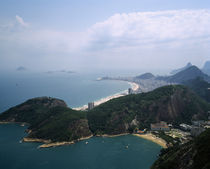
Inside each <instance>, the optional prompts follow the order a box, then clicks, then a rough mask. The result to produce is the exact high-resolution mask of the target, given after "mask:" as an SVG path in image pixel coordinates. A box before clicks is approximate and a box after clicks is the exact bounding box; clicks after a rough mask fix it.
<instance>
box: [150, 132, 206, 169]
mask: <svg viewBox="0 0 210 169" xmlns="http://www.w3.org/2000/svg"><path fill="white" fill-rule="evenodd" d="M209 143H210V129H208V130H206V131H205V132H203V133H201V135H199V136H198V137H197V138H195V139H194V140H193V141H191V142H188V143H186V144H183V145H181V146H175V147H171V148H168V149H166V150H164V151H162V153H161V155H160V157H159V159H158V160H157V161H156V162H155V163H154V164H153V166H152V167H151V169H169V168H170V169H208V168H210V161H209V157H210V144H209Z"/></svg>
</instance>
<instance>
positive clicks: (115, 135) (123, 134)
mask: <svg viewBox="0 0 210 169" xmlns="http://www.w3.org/2000/svg"><path fill="white" fill-rule="evenodd" d="M128 134H129V133H122V134H113V135H109V134H102V135H96V137H119V136H126V135H128Z"/></svg>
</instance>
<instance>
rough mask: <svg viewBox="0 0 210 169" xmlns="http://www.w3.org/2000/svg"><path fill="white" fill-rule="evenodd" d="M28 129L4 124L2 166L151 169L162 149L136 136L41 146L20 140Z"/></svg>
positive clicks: (0, 151) (1, 131)
mask: <svg viewBox="0 0 210 169" xmlns="http://www.w3.org/2000/svg"><path fill="white" fill-rule="evenodd" d="M25 129H26V127H21V126H18V125H16V124H4V125H0V168H1V169H29V168H30V169H149V168H150V166H151V165H152V163H153V162H154V161H155V159H156V158H157V154H158V153H159V152H160V149H161V147H160V146H159V145H157V144H155V143H153V142H150V141H148V140H145V139H142V138H139V137H136V136H132V135H126V136H119V137H113V138H102V137H92V138H91V139H89V140H87V141H88V144H86V143H85V142H86V140H85V141H80V142H78V143H76V144H73V145H68V146H61V147H54V148H44V149H37V146H39V145H40V144H39V143H19V141H20V140H21V139H22V137H24V136H25V135H26V133H24V130H25ZM126 146H128V148H126Z"/></svg>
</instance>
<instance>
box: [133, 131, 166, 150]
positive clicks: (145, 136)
mask: <svg viewBox="0 0 210 169" xmlns="http://www.w3.org/2000/svg"><path fill="white" fill-rule="evenodd" d="M132 135H134V136H137V137H140V138H143V139H146V140H149V141H152V142H153V143H156V144H158V145H160V146H161V147H163V148H167V147H168V146H167V143H166V141H165V140H163V139H162V138H159V137H156V136H155V135H153V134H151V133H148V134H132Z"/></svg>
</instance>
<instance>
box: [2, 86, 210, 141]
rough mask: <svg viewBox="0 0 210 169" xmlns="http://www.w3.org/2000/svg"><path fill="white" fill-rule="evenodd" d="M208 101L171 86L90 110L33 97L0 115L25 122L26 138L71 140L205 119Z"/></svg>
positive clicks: (115, 100)
mask: <svg viewBox="0 0 210 169" xmlns="http://www.w3.org/2000/svg"><path fill="white" fill-rule="evenodd" d="M209 108H210V107H209V104H208V103H207V102H205V101H204V100H202V99H201V98H200V97H198V96H196V95H195V94H194V93H193V92H191V91H190V90H189V89H187V88H186V87H184V86H180V85H171V86H165V87H161V88H158V89H156V90H154V91H152V92H148V93H142V94H136V95H134V94H133V95H127V96H124V97H120V98H117V99H112V100H110V101H108V102H106V103H104V104H101V105H100V106H97V107H95V108H94V109H92V110H91V111H88V112H87V111H85V112H81V111H75V110H72V109H70V108H68V107H67V106H66V104H65V102H64V101H62V100H59V99H53V98H48V97H42V98H34V99H30V100H28V101H26V102H25V103H23V104H20V105H18V106H15V107H13V108H11V109H9V110H7V111H6V112H4V113H2V114H0V121H9V122H26V123H29V124H30V126H29V130H30V131H31V132H30V133H29V135H28V137H31V138H40V139H50V140H52V141H72V140H77V139H79V138H81V137H86V136H90V135H91V133H93V134H95V135H96V134H99V135H101V134H121V133H127V132H133V130H134V129H135V128H136V127H138V128H141V129H143V128H150V123H154V122H159V121H160V120H163V121H166V122H169V123H173V124H175V123H183V122H184V123H190V122H191V120H192V119H205V118H207V111H208V110H209Z"/></svg>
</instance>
